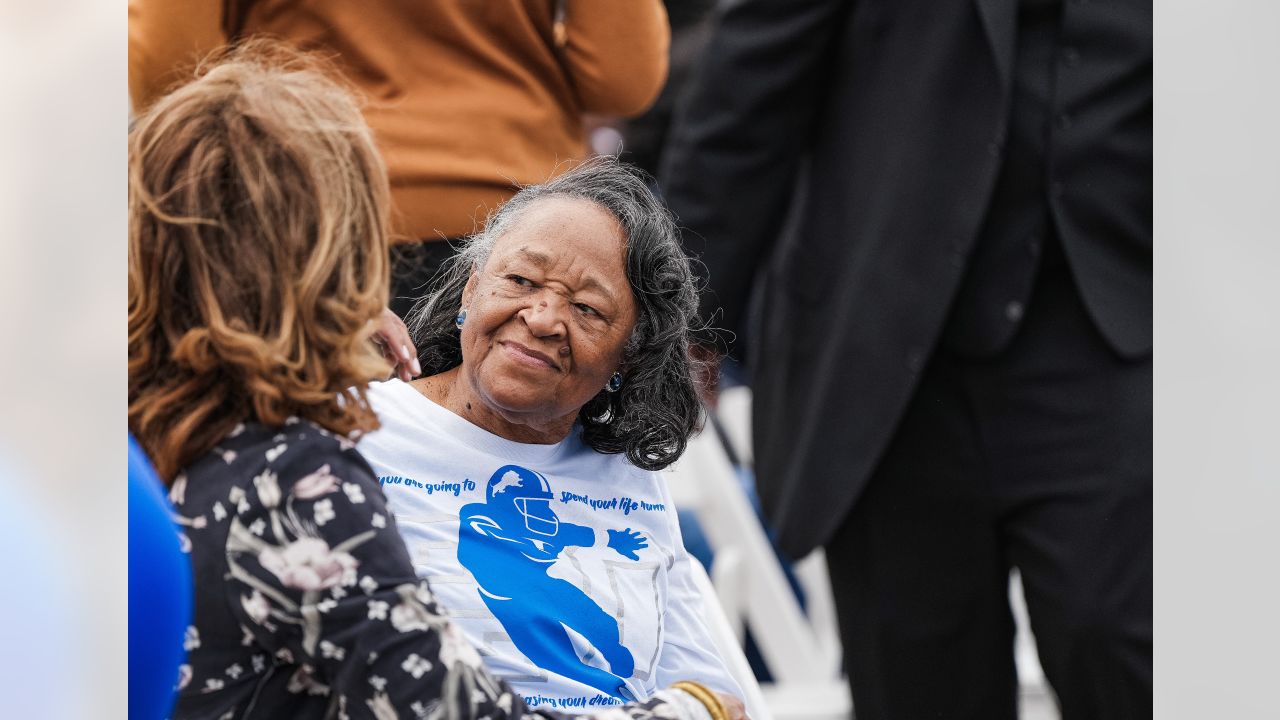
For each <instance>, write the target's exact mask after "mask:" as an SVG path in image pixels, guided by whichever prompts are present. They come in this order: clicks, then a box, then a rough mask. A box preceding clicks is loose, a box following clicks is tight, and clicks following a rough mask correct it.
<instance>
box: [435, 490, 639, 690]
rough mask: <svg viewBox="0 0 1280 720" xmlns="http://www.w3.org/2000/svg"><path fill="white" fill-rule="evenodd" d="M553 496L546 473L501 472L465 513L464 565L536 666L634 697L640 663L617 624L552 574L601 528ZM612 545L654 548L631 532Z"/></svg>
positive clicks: (630, 553)
mask: <svg viewBox="0 0 1280 720" xmlns="http://www.w3.org/2000/svg"><path fill="white" fill-rule="evenodd" d="M553 498H554V495H553V494H552V491H551V485H550V484H549V483H548V482H547V479H546V477H544V476H543V475H542V474H541V473H539V472H535V471H533V470H529V469H528V468H523V467H520V466H518V465H504V466H502V467H500V468H498V469H497V470H496V471H495V472H494V473H493V476H492V477H491V478H489V485H488V487H487V488H486V490H485V502H483V503H470V504H468V505H464V506H463V507H462V510H461V511H460V513H459V517H458V520H459V524H460V527H459V531H458V562H459V563H460V564H461V565H462V566H463V567H465V568H466V569H467V570H469V571H470V572H471V574H472V575H473V576H475V579H476V582H477V583H478V584H479V592H480V597H481V599H483V600H484V603H485V605H486V606H487V607H488V608H489V611H490V612H492V613H493V616H494V617H495V618H497V620H498V622H499V623H501V624H502V627H503V629H504V630H506V631H507V635H509V636H510V637H511V642H513V643H515V646H516V647H517V648H519V649H520V652H522V653H524V655H525V657H527V658H529V659H530V660H531V661H532V662H533V663H534V664H535V665H537V666H538V667H540V668H542V669H544V670H550V671H551V672H554V673H557V674H559V675H563V676H565V677H567V678H572V679H574V680H577V681H578V682H581V683H583V684H584V685H589V686H591V687H594V688H596V689H597V690H600V691H601V692H604V693H608V694H609V695H611V696H613V697H615V698H618V699H620V700H628V699H632V698H629V697H628V696H627V695H624V693H625V692H627V689H626V684H625V682H624V681H625V679H626V678H629V677H631V675H632V673H633V672H635V658H634V657H633V656H632V655H631V651H630V650H628V649H627V648H626V646H624V645H623V644H622V643H621V639H620V633H619V629H618V621H617V620H615V619H614V618H613V616H612V615H610V614H609V613H607V612H605V611H604V610H603V609H601V608H600V606H599V605H597V604H596V602H595V601H594V600H592V599H591V598H590V597H588V596H587V594H586V593H584V592H582V590H580V589H578V587H577V586H575V585H574V584H572V583H570V582H566V581H565V580H561V579H559V578H556V577H553V576H551V575H550V574H548V572H549V570H550V568H551V565H552V563H554V562H555V561H556V558H557V557H559V556H560V552H561V551H563V550H564V549H565V548H566V547H571V546H577V547H591V546H592V545H593V544H594V543H595V531H594V530H592V529H591V528H589V527H586V526H583V525H575V524H573V523H568V522H562V521H561V520H560V518H559V517H558V516H557V515H556V513H555V511H554V510H552V509H551V500H552V499H553ZM608 535H609V543H608V546H609V547H611V548H613V550H614V551H615V552H617V553H618V554H619V555H622V556H623V557H625V558H628V559H630V560H638V559H639V556H638V555H636V551H637V550H640V549H643V548H645V547H647V546H648V543H647V541H646V540H645V539H644V537H643V536H642V535H641V534H640V533H637V532H634V531H632V530H631V528H626V529H625V530H622V531H617V530H609V532H608ZM565 628H572V629H573V631H574V632H576V633H578V634H580V635H582V637H584V638H586V640H587V641H588V642H590V643H591V644H592V645H593V646H594V647H595V648H596V649H598V650H599V651H600V654H601V655H602V656H603V657H604V659H605V660H606V661H607V662H608V663H609V668H610V671H605V670H602V669H600V668H597V667H593V666H591V665H588V664H586V663H584V662H583V661H582V660H581V659H579V657H578V653H577V651H576V650H574V647H573V640H572V639H571V638H570V636H569V634H568V633H567V632H566V631H565Z"/></svg>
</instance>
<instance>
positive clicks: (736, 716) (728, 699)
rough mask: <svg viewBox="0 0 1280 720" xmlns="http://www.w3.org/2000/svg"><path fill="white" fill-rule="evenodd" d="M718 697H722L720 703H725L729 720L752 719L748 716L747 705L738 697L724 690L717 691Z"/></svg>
mask: <svg viewBox="0 0 1280 720" xmlns="http://www.w3.org/2000/svg"><path fill="white" fill-rule="evenodd" d="M712 692H715V691H714V690H713V691H712ZM716 697H717V698H719V699H720V704H721V705H724V709H725V713H726V714H727V715H728V716H729V720H751V719H750V718H749V717H747V706H746V705H743V704H742V701H741V700H739V699H738V698H737V697H735V696H733V695H729V694H728V693H722V692H717V693H716Z"/></svg>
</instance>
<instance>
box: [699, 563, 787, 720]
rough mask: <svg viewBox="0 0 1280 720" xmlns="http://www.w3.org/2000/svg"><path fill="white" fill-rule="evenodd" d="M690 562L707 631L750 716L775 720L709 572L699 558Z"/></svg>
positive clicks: (758, 719) (760, 719)
mask: <svg viewBox="0 0 1280 720" xmlns="http://www.w3.org/2000/svg"><path fill="white" fill-rule="evenodd" d="M689 560H690V563H689V564H690V566H692V569H693V583H694V585H696V586H697V588H698V591H699V592H700V594H701V595H702V597H703V598H704V599H705V602H704V604H703V620H704V621H705V622H706V623H707V629H708V630H710V631H711V640H712V641H713V642H714V643H715V645H716V651H717V652H719V653H720V659H722V660H724V664H725V666H726V667H727V668H728V670H729V674H730V675H732V676H733V679H734V680H735V681H737V683H738V686H739V687H741V688H742V694H743V697H742V704H743V705H746V707H747V716H748V717H750V718H751V720H773V713H772V712H770V710H769V705H768V703H766V702H765V699H764V695H763V693H761V691H760V683H759V682H758V681H757V680H756V676H755V673H753V672H751V665H750V664H749V663H748V662H747V656H746V655H744V654H743V653H742V645H741V643H740V641H739V640H738V636H737V633H735V632H734V629H733V626H732V625H730V623H729V618H727V617H725V614H724V610H722V609H721V608H720V604H719V603H718V602H716V591H715V587H714V586H713V585H712V584H711V578H710V577H709V576H708V575H707V570H706V568H704V567H702V563H700V562H698V561H697V559H696V558H689Z"/></svg>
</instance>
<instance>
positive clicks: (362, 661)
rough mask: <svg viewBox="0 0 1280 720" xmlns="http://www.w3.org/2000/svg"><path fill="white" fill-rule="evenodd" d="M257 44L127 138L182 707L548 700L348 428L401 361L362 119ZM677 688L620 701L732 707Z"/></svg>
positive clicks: (428, 712) (134, 400) (258, 711)
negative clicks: (445, 596)
mask: <svg viewBox="0 0 1280 720" xmlns="http://www.w3.org/2000/svg"><path fill="white" fill-rule="evenodd" d="M255 52H260V49H255V48H250V49H247V50H244V51H241V52H239V53H238V54H237V55H235V56H233V57H232V58H231V59H230V60H227V61H226V62H223V63H222V64H220V65H217V66H215V67H213V68H212V69H210V70H209V71H208V72H207V73H206V74H204V75H203V76H202V77H199V78H198V79H196V80H194V81H193V82H191V83H189V84H187V85H186V86H184V87H182V88H180V89H178V90H177V91H175V92H174V93H173V94H171V95H169V96H168V97H166V98H164V99H163V100H161V101H159V102H158V103H157V104H156V105H155V106H154V107H153V108H152V109H151V110H149V111H148V112H147V113H146V114H145V115H143V116H142V117H140V118H139V119H138V120H137V122H136V124H135V126H134V128H133V130H132V131H131V133H130V137H129V217H130V233H129V427H130V430H131V431H132V432H133V433H134V434H135V435H136V436H137V438H138V439H139V440H140V441H141V443H142V445H143V446H144V447H145V449H146V450H147V452H148V453H149V455H150V457H151V458H152V460H153V461H154V462H155V464H156V467H157V469H158V470H159V473H160V475H161V476H162V477H163V478H164V480H165V482H166V483H167V484H168V485H169V487H170V496H171V498H172V499H173V502H174V505H175V508H176V510H177V513H178V518H177V520H178V522H179V524H180V526H181V529H182V537H181V542H182V545H183V547H184V549H185V550H186V552H188V553H189V554H190V558H191V564H192V568H193V577H194V585H195V587H194V590H195V593H194V596H195V607H194V613H193V624H192V625H191V626H190V627H189V628H187V630H186V636H185V648H186V651H187V664H186V665H184V666H183V668H182V671H181V675H180V678H179V697H178V701H177V707H176V708H175V711H174V713H173V717H177V718H245V717H255V718H258V717H261V718H310V717H314V718H319V717H361V718H379V719H385V718H394V717H415V718H423V717H425V718H441V719H442V720H445V719H448V720H452V719H453V718H464V717H490V718H495V719H498V718H502V719H505V718H549V717H553V716H554V713H553V712H549V711H545V710H534V709H530V708H529V706H528V705H527V704H526V703H525V702H524V701H523V700H522V699H521V696H520V695H519V694H517V693H513V692H512V691H511V689H510V688H508V687H507V686H506V685H504V684H503V683H502V682H501V681H498V680H495V679H494V678H493V677H492V676H491V675H490V674H489V673H488V671H486V670H485V668H484V667H483V665H482V664H481V663H480V659H479V655H478V654H477V653H476V651H475V649H474V648H473V647H472V646H471V645H470V644H468V643H467V641H466V640H465V639H464V638H463V637H462V635H461V633H460V632H459V631H458V630H457V629H456V626H454V625H452V624H451V623H450V622H449V621H448V620H447V619H446V618H445V616H444V614H443V613H442V611H441V609H440V607H439V606H438V605H437V604H436V601H435V599H434V598H433V597H432V595H431V593H430V592H429V590H428V588H427V586H426V584H425V583H422V582H420V581H419V580H418V578H417V577H415V573H414V567H413V563H412V561H411V560H410V554H409V552H408V551H407V549H406V547H405V544H404V542H403V541H402V540H401V538H400V536H399V534H398V533H397V532H396V529H397V528H396V523H395V522H394V520H393V519H392V517H391V513H390V511H389V510H388V508H387V505H386V501H385V498H384V497H383V494H382V491H381V489H380V488H379V485H378V481H377V479H376V478H375V476H374V475H373V473H372V472H371V471H370V468H369V466H368V464H367V463H366V462H365V461H364V459H363V458H361V457H360V455H359V454H358V453H357V452H356V451H355V449H354V443H353V442H352V439H351V438H352V436H353V435H354V434H355V433H358V432H361V431H368V430H372V429H374V428H376V427H377V424H378V421H377V418H376V417H375V415H374V413H373V411H372V409H371V408H370V406H369V404H368V402H367V400H366V388H367V386H368V383H369V381H370V379H371V378H375V377H385V376H386V374H387V372H388V371H389V369H390V368H389V364H388V363H387V362H386V361H385V360H383V359H382V358H381V357H380V356H379V353H378V351H377V350H376V349H375V348H374V346H373V344H372V343H371V342H370V341H369V340H370V336H371V335H372V334H373V333H374V331H375V329H374V328H375V324H376V323H375V321H376V320H377V319H378V318H379V317H381V316H382V313H383V308H384V305H385V303H386V299H387V285H388V269H387V263H386V255H387V231H386V220H387V212H388V211H387V196H388V191H387V180H386V174H385V170H384V169H383V166H382V162H381V160H380V159H379V157H378V155H377V152H376V151H375V149H374V145H373V142H372V139H371V137H370V133H369V130H368V128H367V127H366V126H365V124H364V121H363V120H362V119H361V117H360V112H359V109H358V107H357V105H356V103H355V102H354V101H353V99H352V98H351V97H350V96H349V95H348V94H347V93H346V92H345V91H344V90H343V89H341V88H340V87H339V86H337V85H335V84H334V83H333V82H331V81H330V80H328V79H326V77H325V76H324V75H323V74H321V73H320V72H318V71H317V70H315V69H313V68H312V67H311V66H310V64H309V63H308V62H306V61H304V60H303V59H301V58H296V57H284V58H281V57H275V56H271V55H261V56H259V55H255V54H254V53H255ZM564 361H565V360H564V359H561V362H564ZM680 686H681V687H682V688H685V689H683V690H681V689H669V690H664V691H662V692H659V693H658V694H656V695H654V696H652V697H648V696H646V700H645V701H644V702H643V703H642V704H634V705H627V706H624V707H622V708H609V709H608V710H607V715H608V718H609V720H615V719H616V718H619V717H623V718H627V717H633V718H636V719H637V720H654V719H656V720H698V718H702V720H708V719H709V718H712V717H717V716H723V715H724V705H723V704H722V703H721V702H720V701H719V700H718V699H717V698H716V697H715V696H713V695H711V694H710V693H709V692H708V691H706V689H705V688H703V687H702V686H700V685H697V684H692V683H691V684H681V685H680ZM726 700H729V701H730V702H731V699H728V698H726ZM730 707H731V708H732V709H733V710H734V711H735V712H734V715H733V716H734V717H738V716H739V715H740V708H739V707H737V706H733V705H732V704H730ZM603 715H604V713H602V716H603ZM602 720H603V717H602ZM721 720H723V718H722V719H721Z"/></svg>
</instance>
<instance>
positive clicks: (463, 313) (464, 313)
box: [453, 310, 467, 330]
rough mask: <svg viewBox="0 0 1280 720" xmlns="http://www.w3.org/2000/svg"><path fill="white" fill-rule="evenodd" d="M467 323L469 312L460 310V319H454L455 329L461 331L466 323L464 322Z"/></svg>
mask: <svg viewBox="0 0 1280 720" xmlns="http://www.w3.org/2000/svg"><path fill="white" fill-rule="evenodd" d="M466 321H467V311H466V310H459V311H458V317H456V318H454V319H453V326H454V327H456V328H458V329H459V330H461V329H462V323H464V322H466Z"/></svg>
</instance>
